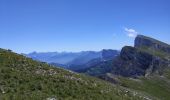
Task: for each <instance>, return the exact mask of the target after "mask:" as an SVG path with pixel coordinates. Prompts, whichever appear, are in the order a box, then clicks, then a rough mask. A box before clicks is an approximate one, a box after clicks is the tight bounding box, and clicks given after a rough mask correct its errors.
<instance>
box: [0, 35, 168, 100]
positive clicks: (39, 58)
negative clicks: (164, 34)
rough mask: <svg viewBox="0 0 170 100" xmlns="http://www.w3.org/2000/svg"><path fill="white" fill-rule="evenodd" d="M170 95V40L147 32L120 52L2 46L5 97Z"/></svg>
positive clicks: (159, 98) (78, 99) (138, 99)
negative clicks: (40, 50) (23, 51)
mask: <svg viewBox="0 0 170 100" xmlns="http://www.w3.org/2000/svg"><path fill="white" fill-rule="evenodd" d="M54 65H55V66H54ZM58 65H59V66H58ZM62 66H67V67H63V68H61V67H62ZM169 94H170V45H169V44H166V43H163V42H161V41H159V40H156V39H153V38H150V37H147V36H143V35H138V36H137V37H136V38H135V41H134V46H125V47H123V48H122V50H121V51H117V50H110V49H109V50H102V51H99V52H94V51H84V52H79V53H57V52H47V53H36V52H33V53H30V54H28V55H20V54H17V53H14V52H12V51H11V50H5V49H0V100H23V99H24V100H169V99H170V95H169Z"/></svg>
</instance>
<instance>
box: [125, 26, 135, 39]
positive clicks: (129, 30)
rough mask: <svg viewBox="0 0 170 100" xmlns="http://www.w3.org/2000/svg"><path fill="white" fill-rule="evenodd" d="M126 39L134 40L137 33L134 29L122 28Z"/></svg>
mask: <svg viewBox="0 0 170 100" xmlns="http://www.w3.org/2000/svg"><path fill="white" fill-rule="evenodd" d="M124 30H125V32H126V34H127V36H128V37H131V38H135V37H136V36H137V35H138V32H137V31H135V30H134V29H129V28H124Z"/></svg>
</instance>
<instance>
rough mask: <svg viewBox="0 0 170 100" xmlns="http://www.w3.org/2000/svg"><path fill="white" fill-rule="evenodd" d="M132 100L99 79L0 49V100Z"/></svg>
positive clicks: (128, 94) (121, 91)
mask: <svg viewBox="0 0 170 100" xmlns="http://www.w3.org/2000/svg"><path fill="white" fill-rule="evenodd" d="M48 98H55V99H57V100H99V99H100V100H122V99H124V100H133V99H134V100H136V99H140V98H141V97H139V96H134V95H133V94H132V93H126V91H125V90H124V89H121V88H118V87H117V86H114V85H112V84H109V83H107V82H104V81H102V80H100V79H96V78H91V77H88V76H84V75H80V74H76V73H73V72H70V71H66V70H63V69H60V68H54V67H52V66H50V65H48V64H45V63H40V62H37V61H33V60H32V59H30V58H26V57H24V56H22V55H18V54H16V53H13V52H11V51H10V50H8V51H7V50H4V49H0V100H46V99H48Z"/></svg>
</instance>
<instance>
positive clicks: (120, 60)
mask: <svg viewBox="0 0 170 100" xmlns="http://www.w3.org/2000/svg"><path fill="white" fill-rule="evenodd" d="M141 48H144V49H145V50H143V49H141ZM146 48H147V49H146ZM149 50H152V51H154V52H159V54H161V53H163V54H166V55H167V56H163V57H162V56H161V57H160V56H159V55H156V54H155V53H152V52H150V51H149ZM160 51H161V52H160ZM169 55H170V47H169V45H168V44H165V43H163V42H160V41H158V40H155V39H152V38H149V37H146V36H142V35H138V36H137V37H136V39H135V47H130V46H125V47H124V48H122V50H121V53H120V56H119V57H117V59H115V60H114V61H113V69H112V73H113V74H116V75H122V76H126V77H138V76H148V75H151V74H159V75H161V74H162V73H163V70H164V68H166V67H168V66H169V65H170V61H169V60H168V59H167V57H168V56H169Z"/></svg>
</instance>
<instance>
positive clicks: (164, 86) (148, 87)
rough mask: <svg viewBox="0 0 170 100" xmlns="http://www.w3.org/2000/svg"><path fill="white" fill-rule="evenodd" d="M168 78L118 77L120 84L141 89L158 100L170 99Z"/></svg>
mask: <svg viewBox="0 0 170 100" xmlns="http://www.w3.org/2000/svg"><path fill="white" fill-rule="evenodd" d="M169 81H170V80H169V79H167V78H165V77H160V76H151V77H148V78H139V79H136V80H135V79H130V78H124V77H119V82H120V83H119V84H120V85H121V86H124V87H127V88H130V89H134V90H136V91H141V92H143V93H146V94H149V95H150V96H152V97H155V98H157V99H159V100H170V95H169V94H170V82H169Z"/></svg>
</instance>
